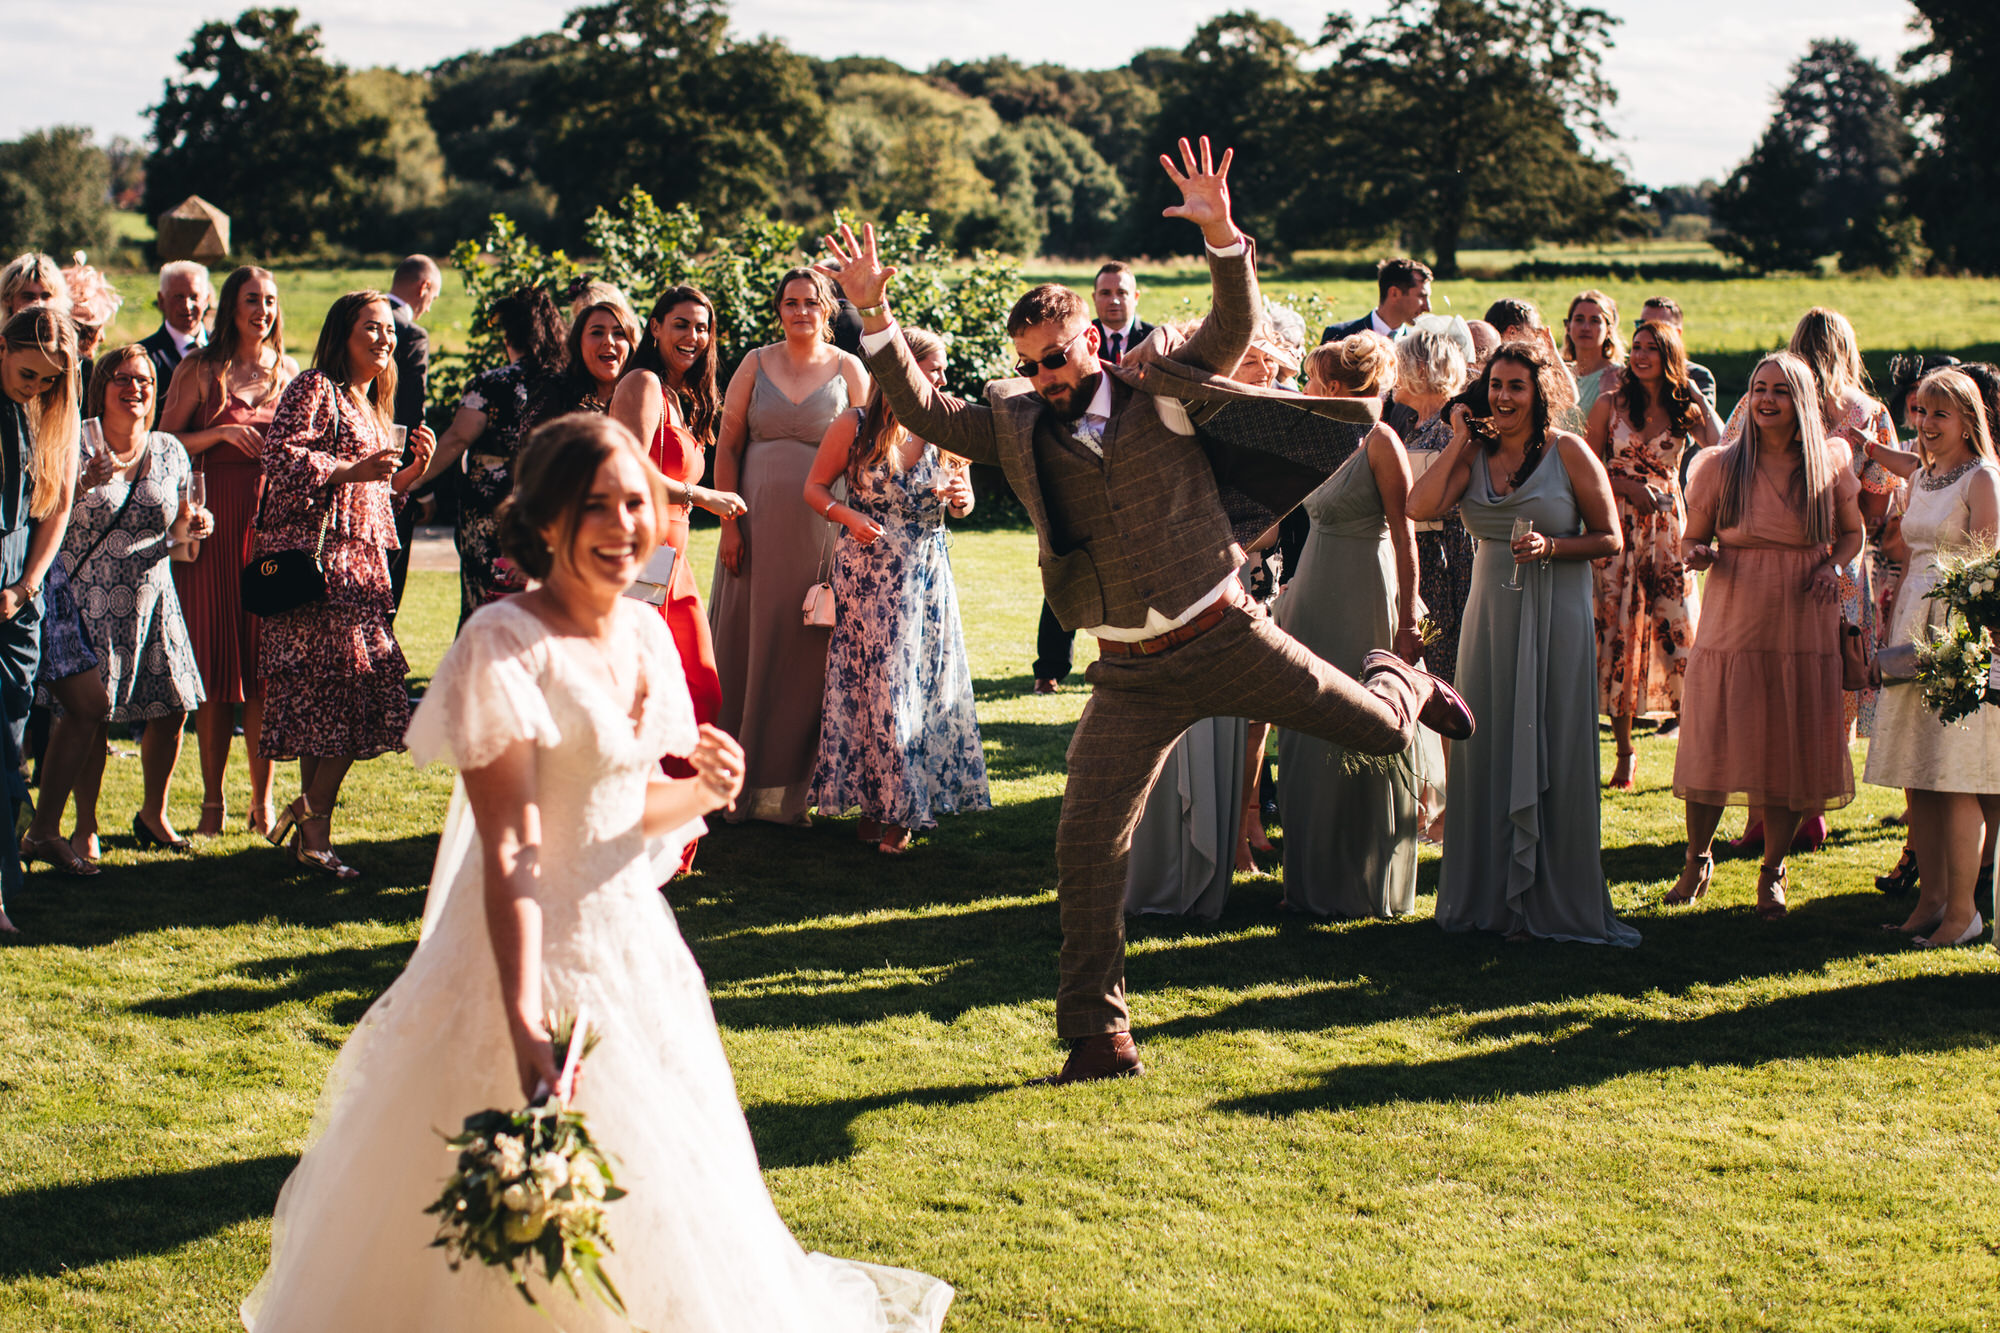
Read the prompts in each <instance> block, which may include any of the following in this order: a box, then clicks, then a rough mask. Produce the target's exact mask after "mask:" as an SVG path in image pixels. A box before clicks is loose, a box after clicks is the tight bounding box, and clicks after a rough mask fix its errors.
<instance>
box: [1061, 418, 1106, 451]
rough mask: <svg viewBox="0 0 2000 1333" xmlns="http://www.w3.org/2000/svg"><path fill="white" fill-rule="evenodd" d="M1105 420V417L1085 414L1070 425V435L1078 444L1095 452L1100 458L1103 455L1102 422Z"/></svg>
mask: <svg viewBox="0 0 2000 1333" xmlns="http://www.w3.org/2000/svg"><path fill="white" fill-rule="evenodd" d="M1106 420H1107V418H1105V417H1100V416H1085V417H1084V418H1083V419H1082V420H1080V421H1078V422H1077V423H1076V424H1075V425H1074V426H1072V427H1070V435H1071V437H1072V438H1074V439H1075V440H1076V442H1077V443H1078V444H1080V445H1082V446H1083V447H1084V448H1086V449H1088V450H1090V452H1092V453H1093V454H1096V455H1097V456H1098V457H1099V458H1102V457H1104V423H1105V421H1106Z"/></svg>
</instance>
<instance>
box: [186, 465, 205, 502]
mask: <svg viewBox="0 0 2000 1333" xmlns="http://www.w3.org/2000/svg"><path fill="white" fill-rule="evenodd" d="M187 502H188V508H190V509H206V508H208V474H207V473H206V472H190V473H188V490H187Z"/></svg>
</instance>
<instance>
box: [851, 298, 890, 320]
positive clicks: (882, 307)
mask: <svg viewBox="0 0 2000 1333" xmlns="http://www.w3.org/2000/svg"><path fill="white" fill-rule="evenodd" d="M854 313H855V314H857V315H859V316H861V318H863V319H873V318H874V317H875V316H877V315H886V314H888V313H889V303H888V302H887V301H877V302H876V303H875V304H874V305H871V306H856V307H854Z"/></svg>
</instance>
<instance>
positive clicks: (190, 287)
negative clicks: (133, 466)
mask: <svg viewBox="0 0 2000 1333" xmlns="http://www.w3.org/2000/svg"><path fill="white" fill-rule="evenodd" d="M153 304H154V305H157V306H158V307H159V308H160V327H159V328H157V329H155V330H154V331H153V332H152V333H150V334H148V335H146V336H145V337H144V338H141V339H140V340H139V345H140V346H141V347H143V348H145V349H146V355H147V356H150V357H151V358H152V359H153V378H154V380H155V381H156V382H157V383H158V384H159V388H158V390H157V391H156V392H155V393H154V394H153V420H154V422H156V423H157V422H158V421H159V419H160V405H161V404H162V403H164V402H166V401H167V386H168V385H169V384H172V383H173V380H174V367H175V366H178V365H179V364H180V363H181V362H182V361H183V360H185V359H186V357H187V354H188V353H189V352H192V351H193V350H194V349H195V348H197V347H201V346H203V345H205V344H206V343H207V342H208V328H207V325H206V324H205V323H204V322H203V321H204V320H205V319H206V318H207V315H208V311H209V307H210V306H212V305H214V304H215V288H214V287H213V286H212V285H211V284H210V282H209V278H208V269H207V267H206V266H204V265H201V264H197V263H195V262H194V261H193V260H192V259H176V260H175V261H174V262H173V263H171V264H168V265H166V266H165V267H163V268H162V269H161V270H160V294H159V295H158V296H156V297H155V298H153Z"/></svg>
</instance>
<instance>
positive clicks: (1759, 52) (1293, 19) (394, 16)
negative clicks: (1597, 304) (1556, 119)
mask: <svg viewBox="0 0 2000 1333" xmlns="http://www.w3.org/2000/svg"><path fill="white" fill-rule="evenodd" d="M290 2H291V3H293V4H294V5H295V6H296V7H297V8H298V9H299V10H300V11H301V13H302V14H303V15H304V16H305V18H306V19H307V20H308V21H309V22H314V23H318V24H319V25H320V27H321V29H322V32H323V36H324V38H325V42H326V46H327V49H328V51H329V53H330V54H331V55H332V57H333V58H334V59H336V60H339V61H341V62H342V63H344V64H346V65H349V66H350V67H354V68H363V67H366V66H370V65H395V66H398V67H400V68H403V69H421V68H424V67H426V66H428V65H432V64H435V63H436V62H438V61H440V60H443V59H445V58H447V57H449V56H454V55H458V54H460V53H462V52H464V51H467V50H472V49H476V48H490V47H495V46H503V45H505V44H507V43H508V42H511V41H513V40H515V39H516V38H518V37H523V36H526V35H528V34H530V33H536V32H546V31H549V30H551V29H553V28H555V27H557V26H559V25H560V23H561V21H562V16H563V14H564V13H565V12H567V10H568V9H570V8H572V7H573V4H571V3H564V2H562V0H553V2H551V0H420V2H419V3H415V4H412V3H410V2H409V0H393V2H389V0H290ZM249 3H250V0H241V2H240V3H234V2H232V3H220V4H215V3H211V4H199V3H196V4H190V3H186V0H0V31H5V32H6V33H7V41H6V46H7V59H6V71H7V72H6V77H5V78H4V79H0V140H5V139H11V138H14V137H16V136H18V135H20V134H21V133H22V132H24V131H26V130H30V129H36V128H39V127H43V126H48V125H59V124H61V125H87V126H90V127H91V128H93V129H95V130H96V131H97V135H98V139H99V141H100V142H105V141H108V140H109V139H110V138H111V137H112V136H113V135H117V134H123V135H126V136H127V137H130V138H133V139H138V140H142V141H143V139H144V138H145V135H146V133H147V130H148V129H149V126H150V122H149V120H148V119H147V115H146V111H147V108H148V107H150V106H151V105H153V104H154V103H156V102H157V101H159V98H160V89H161V86H162V84H163V83H164V82H165V80H166V79H168V78H169V77H171V76H173V75H174V74H176V73H177V72H178V71H179V66H178V64H177V62H176V57H177V56H178V55H179V53H180V52H181V51H182V50H183V49H184V48H185V46H186V44H187V38H188V35H189V34H190V33H191V32H192V31H193V30H194V28H195V27H196V26H197V25H198V24H200V23H201V22H203V21H205V20H207V19H210V18H222V17H227V16H230V15H233V14H235V13H237V12H240V10H241V9H242V8H245V7H247V5H248V4H249ZM266 3H276V0H266ZM1598 4H1599V7H1600V8H1603V9H1606V10H1608V11H1609V12H1610V13H1612V14H1614V15H1616V16H1617V17H1619V18H1621V19H1623V20H1624V22H1623V23H1622V24H1621V25H1620V27H1619V28H1618V30H1617V40H1616V45H1615V46H1614V48H1613V49H1612V51H1611V52H1610V53H1609V54H1608V55H1607V57H1606V59H1605V69H1606V73H1607V74H1608V76H1609V77H1610V79H1611V82H1612V84H1613V85H1614V86H1615V87H1616V88H1617V90H1618V95H1619V104H1618V107H1617V109H1616V110H1615V112H1614V113H1613V116H1612V122H1613V125H1614V127H1615V128H1616V129H1617V130H1618V132H1619V136H1620V137H1619V142H1618V144H1617V149H1618V151H1619V152H1621V153H1622V154H1623V156H1624V158H1625V161H1626V164H1627V167H1628V169H1629V170H1630V172H1631V173H1632V176H1633V178H1634V179H1636V180H1638V181H1640V182H1641V183H1644V184H1647V185H1656V186H1658V185H1678V184H1691V183H1693V182H1695V181H1699V180H1701V179H1703V178H1715V179H1721V178H1722V177H1725V176H1727V175H1728V174H1729V172H1730V170H1731V169H1732V168H1733V167H1734V166H1735V165H1736V163H1738V162H1740V161H1741V160H1742V159H1743V157H1744V156H1745V155H1746V154H1747V153H1748V152H1749V150H1750V148H1751V146H1752V145H1753V144H1754V143H1755V142H1756V139H1757V136H1758V135H1759V134H1760V133H1761V132H1762V130H1763V127H1764V124H1765V122H1766V121H1767V120H1768V119H1769V118H1770V114H1771V107H1772V98H1773V96H1774V94H1775V93H1776V91H1777V90H1778V88H1779V87H1781V86H1782V85H1783V84H1784V82H1785V80H1786V78H1787V75H1788V71H1789V68H1790V65H1791V63H1792V62H1793V61H1794V60H1796V59H1797V58H1798V57H1799V56H1800V55H1802V54H1803V53H1804V51H1805V47H1806V44H1807V43H1808V42H1809V41H1811V40H1813V39H1814V38H1818V37H1845V38H1847V39H1849V40H1851V41H1853V42H1855V43H1856V44H1857V45H1858V46H1859V47H1860V48H1861V50H1862V52H1863V53H1864V54H1865V55H1868V56H1871V57H1873V58H1874V59H1876V60H1878V61H1880V62H1882V63H1883V64H1884V65H1885V66H1888V67H1890V68H1892V69H1893V68H1894V62H1895V59H1896V56H1897V55H1898V54H1899V53H1900V52H1901V51H1903V50H1904V49H1905V48H1906V47H1908V46H1909V45H1911V44H1912V43H1911V39H1910V36H1909V33H1908V23H1909V20H1910V18H1911V16H1912V14H1913V12H1914V11H1913V10H1912V9H1911V8H1910V6H1909V4H1907V3H1906V2H1905V0H1598ZM1234 5H1235V6H1236V7H1240V8H1254V9H1255V10H1256V11H1257V12H1259V13H1262V14H1264V15H1267V16H1270V17H1274V18H1279V19H1282V20H1284V21H1285V22H1286V23H1288V24H1290V25H1291V26H1292V27H1293V28H1294V29H1295V30H1296V31H1298V32H1299V33H1300V34H1301V35H1303V36H1305V37H1307V38H1308V39H1311V38H1313V37H1316V36H1317V35H1318V33H1319V30H1320V26H1321V24H1322V23H1323V22H1324V20H1325V17H1326V14H1327V12H1328V11H1329V10H1330V9H1333V8H1337V7H1343V6H1341V5H1340V4H1339V3H1338V0H1336V3H1334V4H1329V3H1327V0H1317V2H1309V0H1234ZM1385 5H1386V0H1350V2H1349V3H1347V4H1346V5H1345V6H1344V7H1346V8H1348V9H1350V10H1351V11H1352V12H1353V13H1355V14H1356V15H1357V16H1358V17H1361V18H1366V17H1368V16H1370V15H1373V14H1376V13H1379V12H1381V11H1382V9H1383V8H1384V7H1385ZM1231 7H1232V5H1231V0H1139V2H1135V0H1099V2H1098V3H1082V4H1079V3H1077V0H1004V3H998V4H989V3H976V4H975V3H966V0H735V3H734V4H733V5H732V7H731V14H732V16H733V22H734V25H735V28H736V29H737V31H738V32H739V33H741V34H743V35H757V34H770V35H773V36H777V37H782V38H783V39H784V40H785V41H786V42H787V43H789V44H790V45H791V46H792V48H793V49H795V50H798V51H802V52H805V53H807V54H809V55H816V56H822V57H833V56H843V55H880V56H888V57H889V58H890V59H892V60H895V61H898V62H899V63H901V64H903V65H905V66H907V67H909V68H912V69H923V68H925V67H927V66H929V65H930V64H932V63H933V62H934V61H937V60H941V59H953V60H972V59H977V58H979V57H982V56H989V55H1003V54H1004V55H1011V56H1013V57H1015V58H1016V59H1018V60H1021V61H1023V62H1024V63H1034V62H1037V61H1044V60H1047V61H1057V62H1060V63H1063V64H1067V65H1071V66H1074V67H1079V68H1098V69H1101V68H1109V67H1113V66H1117V65H1121V64H1123V63H1125V61H1126V60H1128V59H1129V58H1130V57H1131V55H1132V53H1133V52H1135V51H1138V50H1140V49H1142V48H1145V47H1149V46H1172V47H1178V46H1181V45H1183V44H1185V43H1186V41H1187V40H1188V38H1189V37H1191V36H1192V35H1193V33H1194V30H1195V29H1196V28H1197V27H1198V26H1200V24H1201V23H1202V22H1203V21H1204V20H1206V19H1207V18H1209V17H1210V16H1212V15H1214V14H1216V13H1218V12H1221V11H1222V10H1225V9H1228V8H1231ZM1196 128H1198V127H1196Z"/></svg>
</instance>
